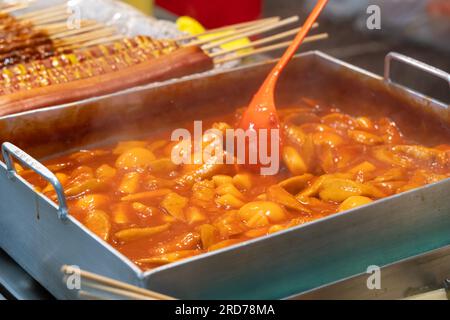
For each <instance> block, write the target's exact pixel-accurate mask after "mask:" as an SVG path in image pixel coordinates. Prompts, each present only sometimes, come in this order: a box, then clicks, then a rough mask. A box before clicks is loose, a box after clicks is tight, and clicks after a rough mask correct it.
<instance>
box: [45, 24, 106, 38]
mask: <svg viewBox="0 0 450 320" xmlns="http://www.w3.org/2000/svg"><path fill="white" fill-rule="evenodd" d="M106 28H107V27H105V26H104V25H101V24H94V25H92V26H87V27H81V28H79V29H72V30H68V31H63V32H60V33H56V34H53V35H52V38H53V39H62V38H66V37H71V36H75V35H79V34H81V33H86V32H92V31H99V30H101V29H106Z"/></svg>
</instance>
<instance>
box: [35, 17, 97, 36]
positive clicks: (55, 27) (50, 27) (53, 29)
mask: <svg viewBox="0 0 450 320" xmlns="http://www.w3.org/2000/svg"><path fill="white" fill-rule="evenodd" d="M95 24H98V22H97V21H95V20H81V21H80V27H87V26H91V25H95ZM36 29H37V30H41V31H45V32H47V33H51V34H54V33H60V32H64V31H68V30H70V29H69V28H68V27H67V21H66V22H57V23H52V24H46V25H43V26H37V27H36Z"/></svg>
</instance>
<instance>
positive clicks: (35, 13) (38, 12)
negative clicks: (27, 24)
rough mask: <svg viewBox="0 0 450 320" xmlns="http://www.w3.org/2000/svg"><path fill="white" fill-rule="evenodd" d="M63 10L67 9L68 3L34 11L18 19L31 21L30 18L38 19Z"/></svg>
mask: <svg viewBox="0 0 450 320" xmlns="http://www.w3.org/2000/svg"><path fill="white" fill-rule="evenodd" d="M61 8H64V9H67V3H64V4H60V5H56V6H52V7H48V8H44V9H40V10H34V11H31V12H28V13H24V14H21V15H20V16H18V17H17V18H18V19H23V20H26V19H29V18H34V17H37V16H41V15H45V14H47V13H51V12H53V11H58V10H61Z"/></svg>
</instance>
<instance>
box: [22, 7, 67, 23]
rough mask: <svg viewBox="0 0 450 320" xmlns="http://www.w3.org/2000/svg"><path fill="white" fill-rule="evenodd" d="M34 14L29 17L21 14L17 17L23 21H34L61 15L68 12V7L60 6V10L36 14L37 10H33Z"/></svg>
mask: <svg viewBox="0 0 450 320" xmlns="http://www.w3.org/2000/svg"><path fill="white" fill-rule="evenodd" d="M32 13H33V15H30V16H28V17H25V18H24V17H23V16H19V17H17V19H18V20H22V21H34V20H42V19H45V18H48V17H54V16H56V15H61V14H64V13H67V8H59V9H58V10H52V11H48V12H45V13H42V14H34V13H35V12H32Z"/></svg>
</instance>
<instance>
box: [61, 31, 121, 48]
mask: <svg viewBox="0 0 450 320" xmlns="http://www.w3.org/2000/svg"><path fill="white" fill-rule="evenodd" d="M121 39H123V35H121V34H117V35H114V36H111V37H103V38H100V39H97V40H92V41H87V42H84V43H82V44H78V45H73V46H69V47H67V48H66V49H72V50H75V49H80V48H89V47H92V46H96V45H99V44H105V43H110V42H114V41H117V40H121Z"/></svg>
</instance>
